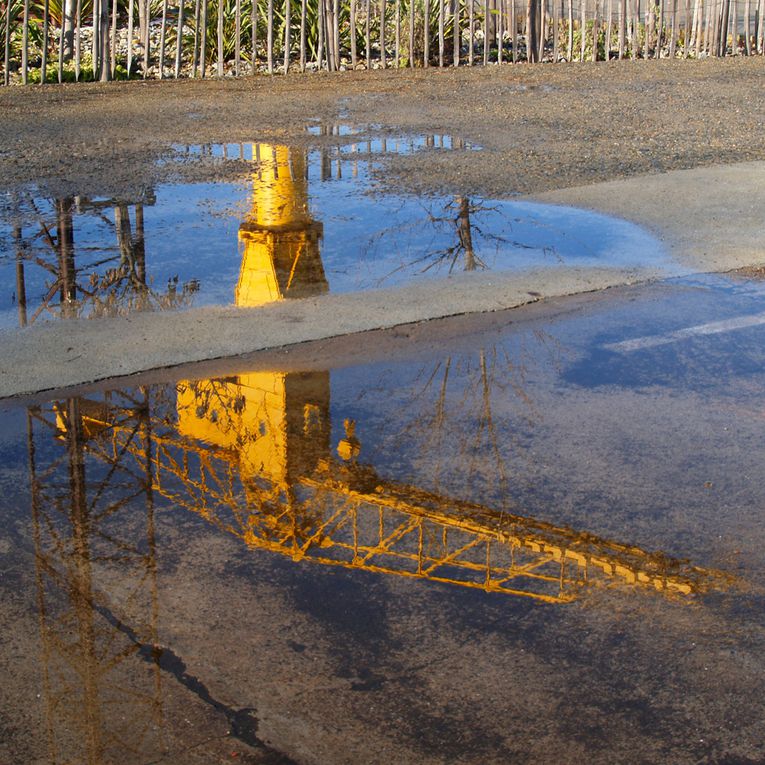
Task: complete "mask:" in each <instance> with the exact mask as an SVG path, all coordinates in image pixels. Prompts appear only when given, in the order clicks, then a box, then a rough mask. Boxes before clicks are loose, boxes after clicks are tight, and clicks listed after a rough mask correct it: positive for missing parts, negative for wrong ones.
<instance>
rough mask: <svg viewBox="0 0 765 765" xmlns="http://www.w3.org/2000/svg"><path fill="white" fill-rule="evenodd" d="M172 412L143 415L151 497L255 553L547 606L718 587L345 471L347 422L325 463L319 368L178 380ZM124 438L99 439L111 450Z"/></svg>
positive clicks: (666, 561)
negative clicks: (149, 423)
mask: <svg viewBox="0 0 765 765" xmlns="http://www.w3.org/2000/svg"><path fill="white" fill-rule="evenodd" d="M176 407H177V424H176V425H175V426H174V427H171V428H168V426H167V423H168V418H167V416H166V415H165V417H164V418H162V417H160V416H158V414H152V415H150V417H151V418H152V419H156V420H157V423H156V426H154V427H152V429H151V431H152V438H153V455H154V456H153V466H152V484H153V487H152V488H153V490H154V491H155V492H157V493H158V494H160V495H162V496H163V497H165V499H167V500H169V501H170V502H172V503H173V504H175V505H178V506H181V507H184V508H186V509H188V510H189V511H191V512H194V513H196V514H198V515H201V516H202V517H204V518H205V519H207V520H208V521H209V522H211V523H213V524H215V525H216V526H217V527H219V528H220V529H222V530H224V531H226V532H227V533H231V534H234V535H236V536H238V537H239V538H241V539H242V540H243V541H244V542H245V543H246V544H247V545H248V546H250V547H253V548H260V549H267V550H270V551H272V552H278V553H280V554H282V555H286V556H289V557H290V558H292V559H293V560H296V561H298V560H306V561H314V562H316V563H320V564H324V565H332V566H340V567H345V568H354V569H364V570H368V571H373V572H379V573H387V574H393V575H397V576H404V577H414V578H418V579H426V580H431V581H437V582H444V583H449V584H452V585H457V586H463V587H471V588H477V589H482V590H485V591H487V592H503V593H508V594H514V595H520V596H526V597H532V598H536V599H538V600H543V601H547V602H566V601H570V600H573V599H575V598H576V597H577V594H578V593H579V592H581V591H582V589H583V588H585V587H588V586H595V585H622V586H634V587H640V588H649V589H653V590H656V591H658V592H661V593H663V594H665V595H670V596H672V595H679V596H681V595H688V594H691V593H694V592H702V591H705V590H707V589H710V588H712V587H720V586H723V584H726V583H729V580H726V578H725V576H724V575H723V574H721V573H720V572H715V571H711V570H706V569H702V568H699V567H696V566H692V565H690V564H689V563H687V562H686V561H679V560H675V559H671V558H668V557H666V556H664V555H662V554H660V553H650V552H647V551H645V550H643V549H641V548H638V547H635V546H631V545H625V544H620V543H618V542H614V541H611V540H607V539H603V538H599V537H596V536H593V535H591V534H588V533H586V532H578V531H575V530H573V529H569V528H565V527H558V526H554V525H552V524H548V523H545V522H543V521H539V520H536V519H534V518H529V517H523V516H519V515H511V514H508V513H505V512H499V511H497V510H494V509H492V508H490V507H485V506H482V505H479V504H476V503H471V502H466V501H462V500H458V499H453V498H451V497H446V496H442V495H439V494H435V493H431V492H428V491H424V490H422V489H420V488H418V487H415V486H408V485H404V484H399V483H396V482H394V481H388V480H384V479H382V478H381V477H380V476H379V475H377V473H376V472H375V471H374V470H373V469H372V468H371V467H369V466H364V465H361V464H359V463H358V462H357V461H356V457H357V456H358V454H359V451H360V449H361V444H360V443H359V440H358V438H357V437H356V435H355V425H354V423H352V422H351V421H346V423H345V425H346V433H345V436H344V438H342V439H341V440H340V442H339V443H338V444H337V446H336V449H335V454H333V452H332V448H331V443H330V420H329V375H328V373H326V372H319V373H316V372H312V373H302V374H297V373H290V374H281V373H253V374H248V375H241V376H238V377H233V378H229V379H223V380H202V381H197V382H195V383H180V384H179V385H178V388H177V397H176ZM86 409H87V408H86ZM92 411H94V412H95V411H96V409H95V408H93V409H92ZM87 429H88V430H89V431H91V432H93V433H96V434H97V433H98V427H96V425H95V424H90V425H88V427H87ZM123 430H124V428H123V426H121V425H119V424H118V425H116V426H115V427H113V428H112V429H111V431H110V433H111V439H113V440H114V441H115V443H114V444H113V446H112V447H111V448H113V449H114V450H119V449H121V448H123V445H122V443H121V442H122V440H123V438H124V437H123V435H122V431H123ZM104 436H105V434H102V435H98V436H97V437H98V438H103V437H104ZM133 449H136V450H137V451H138V453H139V454H140V453H141V448H140V443H139V442H138V441H136V440H135V439H134V441H133V443H132V444H127V445H125V452H126V453H131V452H132V450H133Z"/></svg>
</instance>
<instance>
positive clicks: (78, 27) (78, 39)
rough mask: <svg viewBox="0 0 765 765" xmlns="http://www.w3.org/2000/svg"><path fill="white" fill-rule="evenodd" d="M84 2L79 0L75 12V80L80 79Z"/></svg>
mask: <svg viewBox="0 0 765 765" xmlns="http://www.w3.org/2000/svg"><path fill="white" fill-rule="evenodd" d="M81 57H82V0H77V4H76V6H75V11H74V79H75V80H76V81H79V79H80V62H81V60H82V58H81Z"/></svg>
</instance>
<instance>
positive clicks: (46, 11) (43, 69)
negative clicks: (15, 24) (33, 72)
mask: <svg viewBox="0 0 765 765" xmlns="http://www.w3.org/2000/svg"><path fill="white" fill-rule="evenodd" d="M10 5H11V3H10V0H6V10H5V12H6V13H10V10H11V9H10ZM49 23H50V0H45V3H44V5H43V37H42V61H41V62H40V82H41V83H45V81H46V80H47V79H48V24H49Z"/></svg>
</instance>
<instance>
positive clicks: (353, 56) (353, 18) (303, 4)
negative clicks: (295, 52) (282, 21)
mask: <svg viewBox="0 0 765 765" xmlns="http://www.w3.org/2000/svg"><path fill="white" fill-rule="evenodd" d="M254 1H255V0H253V2H254ZM355 8H356V0H351V59H352V61H353V66H354V67H355V66H356V33H355V32H356V13H355ZM307 12H308V2H307V0H302V2H301V3H300V71H301V72H305V64H306V49H305V44H306V39H305V22H306V14H307Z"/></svg>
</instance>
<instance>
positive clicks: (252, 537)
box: [155, 145, 704, 601]
mask: <svg viewBox="0 0 765 765" xmlns="http://www.w3.org/2000/svg"><path fill="white" fill-rule="evenodd" d="M254 154H255V158H256V159H259V165H258V173H257V174H256V176H255V177H254V179H253V204H252V211H251V214H250V216H249V218H248V220H247V222H246V223H244V224H243V225H242V227H241V228H240V239H241V240H242V241H243V242H244V255H243V261H242V267H241V272H240V278H239V284H238V287H237V293H236V301H237V303H238V304H247V305H255V304H258V303H262V302H266V301H269V300H279V299H284V298H289V297H292V296H305V295H310V294H317V293H320V292H323V291H326V289H327V283H326V279H325V278H324V273H323V269H322V267H321V257H320V252H319V246H318V238H319V236H320V234H321V227H320V224H317V223H314V222H312V221H311V218H310V215H309V212H308V206H307V205H308V199H307V188H306V181H305V165H304V159H303V157H302V155H301V154H298V153H296V152H293V151H292V150H290V149H287V148H286V147H272V146H266V145H258V146H256V148H255V151H254ZM176 405H177V413H178V425H177V431H176V432H175V433H165V434H163V435H160V434H159V431H157V433H155V437H156V438H157V457H156V465H155V481H156V483H157V490H158V491H160V492H162V493H164V494H165V496H167V497H168V498H170V499H172V500H173V501H174V502H177V503H179V504H181V505H183V506H185V507H187V508H188V509H189V510H192V511H193V512H198V513H201V514H202V515H204V516H205V517H206V518H208V519H209V520H211V521H214V522H216V523H218V524H219V525H222V526H223V527H224V528H226V529H227V530H229V531H232V532H233V533H235V534H237V535H239V536H241V537H242V538H243V539H244V540H245V541H246V542H247V544H249V545H251V546H254V547H264V548H267V549H270V550H274V551H277V552H280V553H284V554H287V555H289V556H291V557H293V558H295V559H310V560H315V561H318V562H321V563H325V564H330V565H341V566H348V567H354V568H356V567H360V568H366V569H369V570H374V571H384V572H388V573H394V574H398V575H403V576H416V577H420V578H424V579H431V580H437V581H444V582H451V583H453V584H461V585H464V586H471V587H481V588H483V589H486V590H489V591H503V592H514V593H516V594H522V595H531V596H533V597H537V598H541V599H544V600H554V601H560V600H568V599H571V597H573V595H574V592H575V588H576V587H578V586H580V585H582V584H584V583H587V582H588V581H590V580H591V579H592V578H593V577H598V576H600V577H601V578H603V577H607V578H608V579H610V581H619V582H622V583H625V584H636V585H645V586H649V587H653V588H656V589H657V590H662V591H665V592H675V593H689V592H691V591H693V590H694V589H697V588H699V587H700V586H701V583H702V581H703V580H704V576H703V574H702V572H700V571H698V570H697V569H694V568H693V567H689V566H680V565H679V564H677V563H675V562H672V561H669V560H667V559H666V558H664V557H662V556H660V555H650V554H648V553H646V552H644V551H643V550H640V549H638V548H633V547H629V546H626V545H620V544H617V543H614V542H610V541H607V540H603V539H596V538H594V537H591V536H590V535H587V534H581V533H577V532H574V531H572V530H570V529H562V528H556V527H554V526H551V525H549V524H545V523H542V522H538V521H535V520H533V519H529V518H522V517H516V516H510V515H507V514H504V513H497V512H494V511H492V510H490V509H488V508H484V507H480V506H478V505H474V504H470V503H465V502H457V501H453V500H451V499H449V498H445V497H440V496H436V495H433V494H429V493H427V492H423V491H421V490H419V489H416V488H414V487H410V486H402V485H398V484H395V483H393V482H389V481H388V482H386V481H382V480H381V479H379V478H378V477H377V476H376V475H375V474H374V472H373V471H371V470H370V469H364V468H362V467H360V466H359V465H358V464H357V463H356V457H357V455H358V452H359V448H360V445H359V442H358V440H357V439H356V437H355V434H354V432H353V429H354V424H353V423H351V422H346V436H345V438H343V439H342V440H341V441H340V442H339V444H338V447H337V454H338V455H339V457H340V458H341V459H340V460H338V459H337V458H335V457H333V456H332V455H331V450H330V422H329V374H328V373H326V372H312V373H303V374H295V373H293V374H282V373H268V372H258V373H250V374H245V375H239V376H237V377H234V378H228V379H223V380H201V381H197V382H188V381H184V382H181V383H179V385H178V387H177V404H176ZM179 437H180V438H179ZM170 476H172V477H173V479H174V480H169V478H170ZM237 480H238V481H240V482H241V484H242V485H243V487H244V491H245V497H246V502H243V501H242V498H241V496H240V495H239V494H238V493H237V490H236V486H235V484H236V482H237ZM224 486H225V489H224V488H223V487H224ZM189 490H191V491H189ZM224 516H227V517H228V518H229V520H228V521H224V520H223V517H224ZM572 588H574V589H572Z"/></svg>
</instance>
